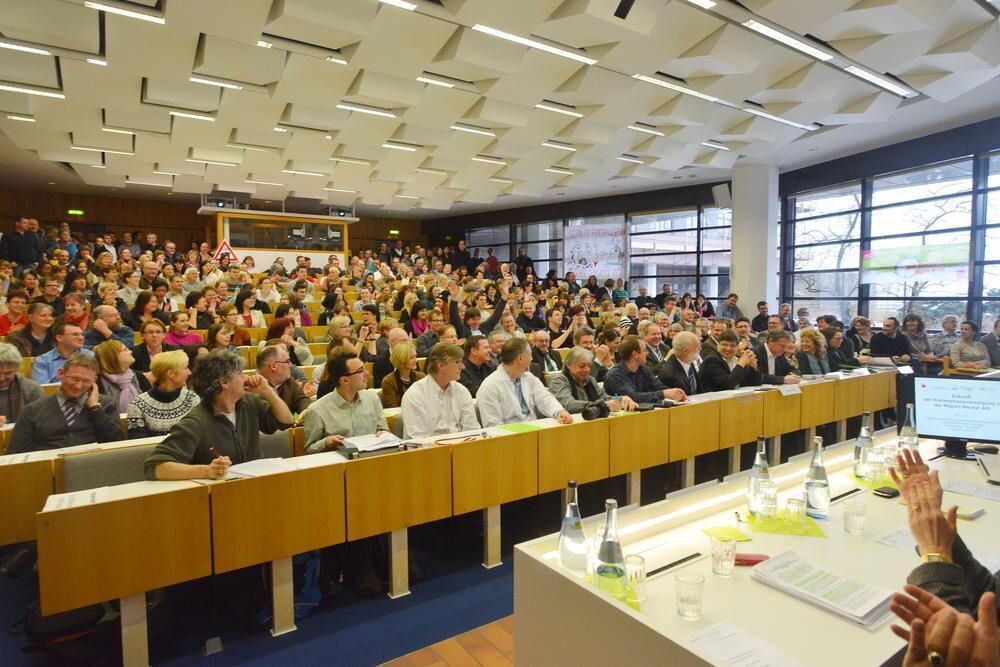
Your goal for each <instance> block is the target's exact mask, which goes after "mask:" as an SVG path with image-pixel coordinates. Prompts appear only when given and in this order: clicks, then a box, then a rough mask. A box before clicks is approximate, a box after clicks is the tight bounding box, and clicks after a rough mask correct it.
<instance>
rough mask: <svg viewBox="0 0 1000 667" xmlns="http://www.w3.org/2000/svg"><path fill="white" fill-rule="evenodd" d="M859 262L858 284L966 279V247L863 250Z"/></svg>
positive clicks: (967, 268) (967, 258) (958, 280)
mask: <svg viewBox="0 0 1000 667" xmlns="http://www.w3.org/2000/svg"><path fill="white" fill-rule="evenodd" d="M863 255H864V256H863V257H862V259H861V282H862V283H866V284H879V285H895V284H898V283H905V282H914V281H921V282H923V281H927V282H952V281H955V282H963V281H967V280H968V279H969V244H967V243H966V244H947V245H946V244H940V245H923V246H912V247H906V248H884V249H881V250H866V251H864V253H863Z"/></svg>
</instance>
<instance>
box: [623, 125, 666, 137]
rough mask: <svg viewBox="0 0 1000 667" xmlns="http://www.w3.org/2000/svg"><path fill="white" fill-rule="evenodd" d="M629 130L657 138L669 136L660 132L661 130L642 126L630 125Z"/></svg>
mask: <svg viewBox="0 0 1000 667" xmlns="http://www.w3.org/2000/svg"><path fill="white" fill-rule="evenodd" d="M628 129H630V130H635V131H636V132H644V133H645V134H652V135H654V136H657V137H665V136H667V135H665V134H664V133H663V132H660V131H659V130H656V129H653V128H651V127H642V126H641V125H629V126H628Z"/></svg>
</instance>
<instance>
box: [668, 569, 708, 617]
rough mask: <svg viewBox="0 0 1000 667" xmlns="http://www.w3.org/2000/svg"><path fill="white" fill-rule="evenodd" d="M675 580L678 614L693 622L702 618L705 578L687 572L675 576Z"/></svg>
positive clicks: (695, 573)
mask: <svg viewBox="0 0 1000 667" xmlns="http://www.w3.org/2000/svg"><path fill="white" fill-rule="evenodd" d="M674 580H675V582H676V583H677V613H678V614H680V615H681V616H682V617H683V618H686V619H688V620H691V621H695V620H697V619H699V618H701V598H702V593H703V591H704V589H705V576H704V575H701V574H698V573H697V572H687V571H685V572H678V573H677V574H675V575H674Z"/></svg>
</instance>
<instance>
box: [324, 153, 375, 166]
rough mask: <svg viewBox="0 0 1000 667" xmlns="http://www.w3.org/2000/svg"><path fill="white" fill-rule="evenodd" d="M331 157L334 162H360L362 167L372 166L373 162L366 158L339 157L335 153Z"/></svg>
mask: <svg viewBox="0 0 1000 667" xmlns="http://www.w3.org/2000/svg"><path fill="white" fill-rule="evenodd" d="M330 159H331V160H332V161H333V162H344V163H346V164H359V165H361V166H362V167H370V166H372V163H371V162H367V161H365V160H355V159H354V158H349V157H337V156H336V155H333V156H331V157H330Z"/></svg>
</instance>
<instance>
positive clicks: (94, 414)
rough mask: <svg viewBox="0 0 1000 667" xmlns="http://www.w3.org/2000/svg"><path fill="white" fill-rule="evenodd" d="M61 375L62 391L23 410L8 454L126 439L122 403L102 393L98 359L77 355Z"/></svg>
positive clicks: (65, 366)
mask: <svg viewBox="0 0 1000 667" xmlns="http://www.w3.org/2000/svg"><path fill="white" fill-rule="evenodd" d="M69 326H73V325H69ZM76 328H77V329H79V327H76ZM58 376H59V382H60V387H59V391H58V392H56V393H55V394H52V395H51V396H46V397H44V398H42V399H40V400H37V401H35V402H33V403H30V404H29V405H26V406H24V408H23V409H22V411H21V415H20V417H18V420H17V422H16V423H15V424H14V432H13V433H12V434H11V438H10V445H8V447H7V453H8V454H19V453H22V452H34V451H40V450H45V449H61V448H63V447H73V446H75V445H83V444H86V443H88V442H113V441H115V440H122V439H123V438H124V435H123V434H122V426H121V419H120V417H119V414H120V411H119V409H118V405H117V404H116V403H115V402H114V401H112V400H111V399H110V398H108V397H107V396H101V395H100V393H99V392H98V388H97V362H96V361H94V359H93V357H92V356H90V355H89V354H85V353H82V352H78V353H76V354H73V355H72V356H70V358H69V359H66V360H65V362H64V364H63V365H62V367H61V368H59V371H58Z"/></svg>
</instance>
